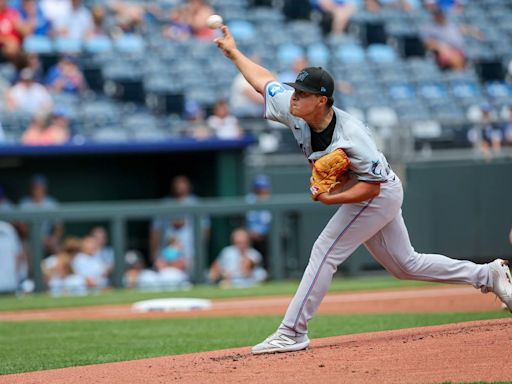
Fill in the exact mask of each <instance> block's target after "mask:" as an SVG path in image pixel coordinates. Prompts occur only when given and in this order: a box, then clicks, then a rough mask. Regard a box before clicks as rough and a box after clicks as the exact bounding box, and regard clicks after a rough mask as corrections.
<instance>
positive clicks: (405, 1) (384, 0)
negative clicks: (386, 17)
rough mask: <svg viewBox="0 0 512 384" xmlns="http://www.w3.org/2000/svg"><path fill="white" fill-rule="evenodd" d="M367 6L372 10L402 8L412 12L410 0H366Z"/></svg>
mask: <svg viewBox="0 0 512 384" xmlns="http://www.w3.org/2000/svg"><path fill="white" fill-rule="evenodd" d="M364 3H365V7H366V9H367V10H369V11H370V12H380V11H381V10H382V9H386V8H390V9H400V10H402V11H404V12H411V11H412V10H413V9H412V5H411V3H410V2H409V0H365V2H364Z"/></svg>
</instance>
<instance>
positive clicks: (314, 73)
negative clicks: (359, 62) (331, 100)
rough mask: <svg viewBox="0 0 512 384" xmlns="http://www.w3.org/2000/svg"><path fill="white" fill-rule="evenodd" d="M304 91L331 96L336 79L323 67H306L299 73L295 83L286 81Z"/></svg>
mask: <svg viewBox="0 0 512 384" xmlns="http://www.w3.org/2000/svg"><path fill="white" fill-rule="evenodd" d="M285 84H286V85H289V86H290V87H292V88H294V89H297V90H299V91H302V92H308V93H314V94H317V95H322V96H327V97H331V96H332V94H333V93H334V79H333V78H332V76H331V75H330V74H329V72H327V71H326V70H325V69H323V68H322V67H308V68H304V69H303V70H302V71H300V72H299V74H298V75H297V79H296V80H295V83H285Z"/></svg>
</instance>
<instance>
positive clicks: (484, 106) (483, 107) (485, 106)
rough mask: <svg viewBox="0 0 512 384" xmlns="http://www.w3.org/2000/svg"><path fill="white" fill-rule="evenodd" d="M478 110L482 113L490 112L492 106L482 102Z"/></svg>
mask: <svg viewBox="0 0 512 384" xmlns="http://www.w3.org/2000/svg"><path fill="white" fill-rule="evenodd" d="M480 109H481V110H482V112H491V111H492V105H491V104H490V103H488V102H487V101H484V102H483V103H481V104H480Z"/></svg>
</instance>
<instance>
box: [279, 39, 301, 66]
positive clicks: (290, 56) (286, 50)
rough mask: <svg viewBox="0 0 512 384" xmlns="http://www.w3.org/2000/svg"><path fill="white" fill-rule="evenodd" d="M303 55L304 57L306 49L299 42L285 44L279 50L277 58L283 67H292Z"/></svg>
mask: <svg viewBox="0 0 512 384" xmlns="http://www.w3.org/2000/svg"><path fill="white" fill-rule="evenodd" d="M301 57H304V50H303V49H302V47H300V46H299V45H297V44H291V43H289V44H283V45H281V46H280V47H279V48H278V50H277V59H278V62H279V65H281V67H282V68H283V69H285V68H288V67H290V66H291V65H292V64H293V62H294V61H295V60H297V59H299V58H301Z"/></svg>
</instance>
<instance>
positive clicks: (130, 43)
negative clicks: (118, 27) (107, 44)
mask: <svg viewBox="0 0 512 384" xmlns="http://www.w3.org/2000/svg"><path fill="white" fill-rule="evenodd" d="M114 48H115V49H116V50H117V51H118V52H122V53H127V54H130V55H136V54H142V53H144V51H145V49H146V43H145V42H144V39H143V38H142V37H141V36H139V35H135V34H125V35H122V36H121V37H119V38H117V39H116V40H114Z"/></svg>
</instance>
